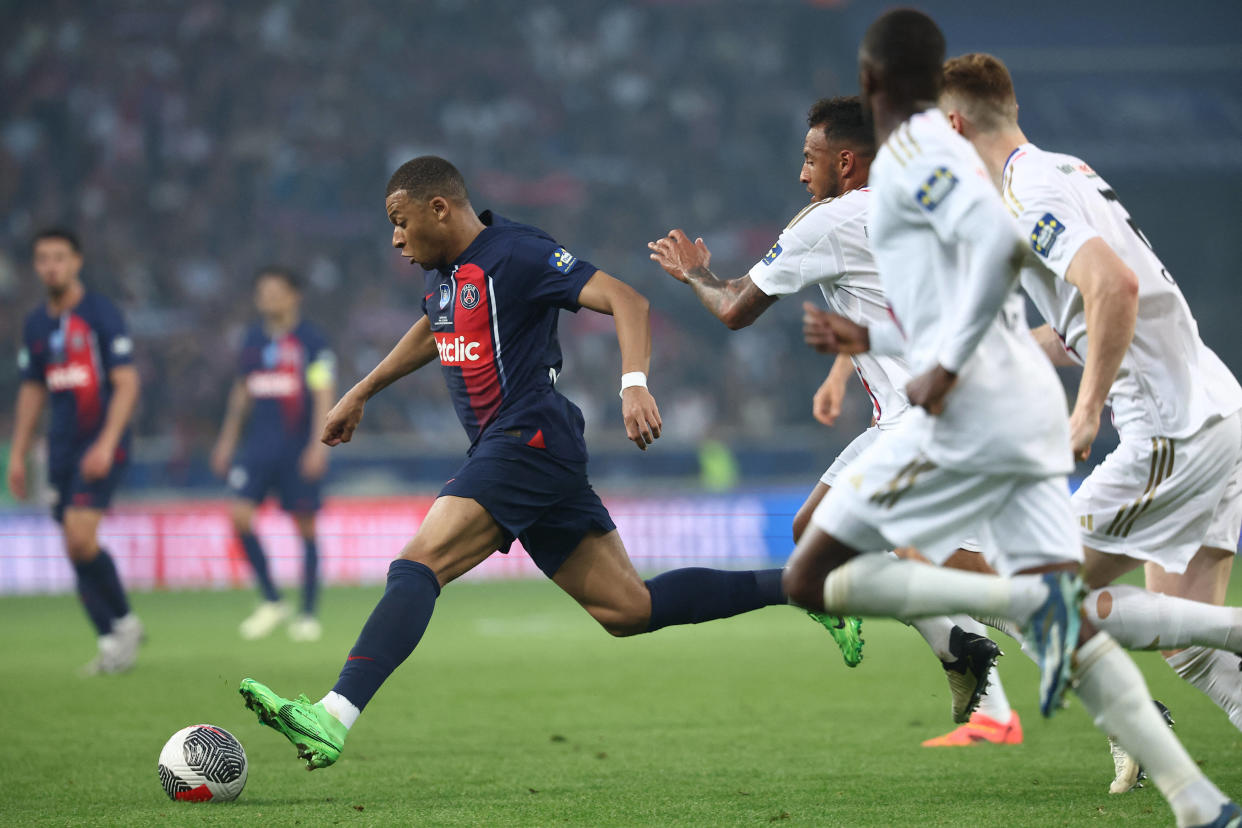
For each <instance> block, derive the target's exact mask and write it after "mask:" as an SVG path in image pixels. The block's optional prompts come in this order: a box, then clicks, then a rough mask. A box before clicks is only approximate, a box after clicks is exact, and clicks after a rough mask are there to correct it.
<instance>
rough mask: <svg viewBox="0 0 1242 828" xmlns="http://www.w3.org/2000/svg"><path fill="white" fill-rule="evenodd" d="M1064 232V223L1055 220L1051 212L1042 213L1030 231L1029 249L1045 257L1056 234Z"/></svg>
mask: <svg viewBox="0 0 1242 828" xmlns="http://www.w3.org/2000/svg"><path fill="white" fill-rule="evenodd" d="M1064 232H1065V225H1064V224H1062V223H1061V222H1059V221H1057V217H1056V216H1054V215H1053V214H1052V213H1044V217H1043V218H1041V219H1040V220H1039V221H1037V222H1035V229H1034V230H1032V231H1031V249H1033V250H1034V251H1035V252H1036V253H1038V254H1039V255H1041V256H1044V257H1047V255H1048V254H1049V253H1051V252H1052V246H1053V245H1054V244H1056V243H1057V236H1059V235H1061V234H1062V233H1064Z"/></svg>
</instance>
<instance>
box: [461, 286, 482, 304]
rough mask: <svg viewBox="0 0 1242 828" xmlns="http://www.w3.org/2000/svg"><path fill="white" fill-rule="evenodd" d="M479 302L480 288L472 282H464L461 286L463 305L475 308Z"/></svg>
mask: <svg viewBox="0 0 1242 828" xmlns="http://www.w3.org/2000/svg"><path fill="white" fill-rule="evenodd" d="M477 304H479V289H478V287H477V286H475V285H472V284H469V283H467V284H464V285H462V286H461V306H462V307H463V308H465V309H466V310H473V309H474V306H475V305H477Z"/></svg>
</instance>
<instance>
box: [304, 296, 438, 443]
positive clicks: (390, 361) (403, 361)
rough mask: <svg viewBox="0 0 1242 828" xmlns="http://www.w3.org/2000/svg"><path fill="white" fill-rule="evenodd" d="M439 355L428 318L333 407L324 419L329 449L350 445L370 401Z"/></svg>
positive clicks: (419, 322) (413, 329) (415, 326)
mask: <svg viewBox="0 0 1242 828" xmlns="http://www.w3.org/2000/svg"><path fill="white" fill-rule="evenodd" d="M437 354H438V351H437V350H436V339H435V337H434V336H432V335H431V321H430V320H429V319H428V318H427V317H426V316H424V317H423V318H422V319H420V320H418V321H417V322H415V323H414V324H413V325H412V326H411V327H410V329H409V330H408V331H406V332H405V336H403V337H401V340H400V341H399V342H397V344H396V345H395V346H394V347H393V349H392V350H391V351H389V352H388V356H386V357H384V358H383V359H382V360H381V361H380V364H379V365H376V366H375V368H373V369H372V370H371V373H369V374H367V375H366V376H365V377H363V378H362V380H360V381H359V382H358V384H357V385H355V386H354V387H353V388H351V389H349V390H348V391H346V392H345V396H343V397H341V399H340V401H339V402H337V404H336V405H335V406H333V408H332V410H331V411H329V412H328V415H327V417H325V418H324V427H323V436H322V437H321V438H320V439H321V440H322V441H323V442H324V443H325V444H326V445H329V446H336V445H340V444H341V443H348V442H349V441H350V439H352V438H353V436H354V430H355V429H356V428H358V424H359V423H361V422H362V410H363V408H364V407H365V406H366V404H367V400H369V399H371V398H372V397H374V396H375V395H376V394H378V393H379V392H380V391H383V390H384V389H385V388H387V387H388V386H390V385H392V384H393V383H394V382H396V381H397V380H399V379H401V378H402V377H404V376H406V375H407V374H412V373H414V372H415V371H417V370H418V369H419V368H422V367H423V366H424V365H426V364H427V363H429V362H431V361H432V360H433V359H435V358H436V356H437Z"/></svg>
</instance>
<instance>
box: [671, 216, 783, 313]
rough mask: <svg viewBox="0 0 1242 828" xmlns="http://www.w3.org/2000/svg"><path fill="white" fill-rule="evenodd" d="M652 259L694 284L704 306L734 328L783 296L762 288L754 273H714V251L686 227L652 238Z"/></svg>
mask: <svg viewBox="0 0 1242 828" xmlns="http://www.w3.org/2000/svg"><path fill="white" fill-rule="evenodd" d="M647 248H648V249H649V250H651V260H652V261H653V262H655V263H656V264H658V265H659V266H660V267H662V268H664V271H665V272H666V273H668V275H670V276H672V277H673V278H674V279H676V280H677V281H679V282H685V283H686V284H688V285H690V287H692V288H694V295H695V296H697V297H699V301H700V302H702V303H703V307H705V308H707V309H708V310H709V311H711V312H712V315H713V316H715V317H716V318H717V319H719V320H720V321H721V322H723V323H725V325H726V326H727V327H728V328H729V330H731V331H736V330H738V329H740V328H745V327H746V326H747V325H749V324H751V323H752V322H754V321H755V320H756V319H758V318H759V317H760V315H761V314H762V313H763V312H764V311H765V310H767V309H768V308H770V307H772V303H773V302H775V301H776V300H777V299H778V298H779V297H777V296H769V295H767V294H766V293H764V292H763V291H762V290H760V289H759V286H758V285H756V284H755V283H754V282H753V281H752V280H751V278H750V275H749V274H747V275H746V276H742V277H741V278H739V279H730V280H727V281H726V280H724V279H720V278H719V277H717V276H716V274H715V273H712V271H711V269H710V268H709V265H710V264H711V261H712V252H711V251H710V250H708V249H707V245H706V244H704V242H703V239H701V238H699V239H695V240H694V241H693V242H691V241H690V238H689V237H688V236H687V235H686V234H685V232H684V231H682V230H672V231H670V232H669V234H668V235H667V236H665V237H664V238H662V239H659V240H658V241H653V242H648V243H647Z"/></svg>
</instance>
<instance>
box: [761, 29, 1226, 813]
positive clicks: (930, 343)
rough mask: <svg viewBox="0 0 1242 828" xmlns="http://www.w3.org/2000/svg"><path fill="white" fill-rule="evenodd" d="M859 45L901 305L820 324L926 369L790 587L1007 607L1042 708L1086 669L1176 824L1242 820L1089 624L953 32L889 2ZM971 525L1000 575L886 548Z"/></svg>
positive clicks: (830, 600) (877, 198) (1045, 418)
mask: <svg viewBox="0 0 1242 828" xmlns="http://www.w3.org/2000/svg"><path fill="white" fill-rule="evenodd" d="M859 60H860V81H861V86H862V89H863V96H864V101H865V102H866V105H867V106H868V107H869V109H870V111H871V113H872V115H873V117H874V121H875V127H876V137H877V142H879V141H883V142H884V143H883V146H882V148H881V149H880V151H879V153H878V154H877V156H876V161H875V164H874V165H873V167H872V173H871V186H872V189H873V193H874V195H873V199H874V207H873V212H872V217H871V238H872V250H873V252H874V254H875V258H876V262H877V264H878V265H879V272H880V277H881V280H882V282H883V285H884V290H885V295H886V296H887V297H888V300H889V302H890V304H891V307H892V311H893V315H894V320H895V321H894V322H893V323H891V324H887V325H884V324H880V325H876V326H872V327H868V328H864V327H862V326H859V325H857V324H856V323H853V322H850V321H849V320H848V319H846V318H845V317H843V316H839V315H834V314H818V315H816V314H813V315H812V319H811V320H810V321H811V322H812V324H811V325H809V326H808V331H807V334H808V341H809V342H811V343H812V344H813V345H815V346H816V347H818V348H821V349H825V350H838V351H844V352H847V353H853V352H858V351H863V350H873V351H876V352H878V353H885V352H889V353H893V352H901V353H904V355H905V357H906V361H907V363H908V364H909V365H910V366H911V368H912V369H913V370H914V371H921V372H922V373H919V374H918V375H917V376H916V377H915V379H914V380H912V381H911V383H910V384H909V385H908V386H907V396H908V398H909V399H910V401H911V402H912V403H914V404H915V405H918V406H920V407H921V408H922V409H923V410H911V412H910V413H909V414H908V415H907V416H906V417H905V418H904V419H903V422H902V425H901V426H900V427H899V428H897V429H896V430H894V431H891V432H889V433H886V434H882V435H881V436H880V437H879V438H878V439H877V440H876V442H875V443H873V444H872V445H871V446H870V447H869V448H868V449H867V450H865V451H864V452H863V453H862V454H861V455H860V456H859V458H858V459H857V460H856V461H855V462H854V463H851V464H850V466H849V467H847V468H846V469H845V470H844V471H843V472H842V474H841V477H842V479H843V480H844V481H845V482H844V483H843V484H842V485H838V486H836V487H834V488H833V489H832V491H830V492H829V494H828V496H827V497H826V498H825V499H824V501H823V503H821V504H820V506H819V508H818V509H817V510H816V511H815V514H814V516H813V524H814V526H813V528H812V529H809V530H808V531H807V533H806V534H805V535H804V536H803V538H802V540H801V542H800V543H799V544H798V547H797V549H796V550H795V552H794V556H793V557H792V558H791V559H790V563H789V565H788V567H787V569H786V571H785V585H786V592H787V593H788V594H789V595H790V597H791V598H793V600H795V601H797V602H798V603H800V604H802V605H804V606H807V607H809V608H811V609H814V610H818V611H829V612H850V613H859V614H869V615H888V616H896V617H917V616H920V615H936V614H946V613H953V612H969V613H972V614H983V615H998V616H1002V617H1007V618H1010V619H1012V620H1013V621H1014V622H1016V623H1017V624H1018V625H1020V626H1021V627H1023V632H1024V635H1025V636H1026V639H1027V643H1028V645H1029V646H1030V647H1031V649H1032V651H1033V652H1034V654H1035V656H1036V660H1037V662H1038V663H1039V666H1040V672H1041V681H1040V702H1041V704H1040V707H1041V711H1042V712H1043V713H1044V714H1045V715H1050V714H1051V713H1052V712H1053V711H1054V710H1055V709H1056V708H1057V707H1058V706H1059V704H1060V699H1061V696H1062V694H1063V693H1064V690H1065V689H1066V686H1067V685H1068V683H1069V679H1070V676H1071V672H1072V674H1073V678H1074V686H1075V689H1076V691H1077V693H1078V695H1079V696H1080V698H1081V699H1082V701H1083V704H1084V706H1085V707H1086V708H1087V709H1088V711H1089V712H1090V713H1091V714H1092V716H1093V718H1094V720H1095V722H1096V723H1097V725H1098V726H1099V727H1101V728H1102V729H1103V730H1105V731H1106V732H1108V733H1111V734H1113V735H1115V736H1116V737H1117V739H1118V741H1119V742H1120V743H1121V744H1122V745H1123V746H1124V747H1125V748H1126V749H1127V750H1128V751H1129V752H1130V753H1131V754H1132V755H1134V756H1136V757H1137V758H1138V759H1139V760H1140V761H1141V762H1142V763H1143V765H1144V767H1145V768H1146V769H1147V771H1148V773H1149V774H1150V776H1151V779H1152V781H1153V782H1154V783H1155V784H1156V786H1157V787H1158V788H1159V789H1160V791H1161V793H1162V794H1163V795H1164V796H1165V798H1166V799H1167V800H1168V802H1169V804H1170V806H1171V808H1172V809H1173V812H1174V815H1175V817H1176V820H1177V824H1178V825H1182V826H1185V825H1200V824H1208V825H1231V824H1236V823H1237V822H1239V821H1242V810H1239V809H1238V807H1237V806H1236V805H1235V804H1233V803H1232V802H1230V801H1229V800H1228V799H1227V798H1226V797H1225V796H1224V795H1223V794H1222V793H1221V792H1220V791H1219V790H1218V789H1217V788H1216V787H1215V786H1214V785H1212V783H1211V782H1210V781H1209V780H1208V779H1207V778H1206V777H1205V776H1204V775H1203V773H1202V771H1200V770H1199V768H1198V766H1197V765H1196V764H1195V762H1194V761H1193V760H1192V759H1191V758H1190V756H1189V755H1188V754H1187V753H1186V751H1185V750H1184V749H1183V748H1182V747H1181V744H1180V743H1179V742H1178V741H1177V739H1176V737H1175V736H1174V735H1173V734H1172V732H1171V731H1170V730H1169V729H1168V728H1167V727H1165V725H1164V722H1163V720H1162V718H1161V717H1160V715H1159V714H1158V713H1157V712H1156V710H1155V708H1154V707H1153V706H1152V705H1151V704H1150V702H1149V698H1150V696H1149V694H1148V691H1147V688H1146V685H1145V683H1144V681H1143V678H1142V674H1141V673H1139V671H1138V669H1137V668H1136V667H1135V666H1134V663H1133V662H1132V661H1131V660H1130V657H1129V656H1128V655H1127V654H1126V653H1125V652H1124V651H1123V650H1122V649H1121V648H1120V647H1119V646H1118V645H1117V643H1116V642H1115V641H1114V640H1113V639H1112V638H1110V637H1109V636H1108V634H1107V633H1103V632H1098V631H1096V630H1095V628H1094V627H1092V626H1091V624H1090V623H1089V622H1082V621H1081V618H1080V615H1079V612H1080V595H1081V581H1080V580H1079V579H1078V577H1077V575H1076V574H1075V570H1076V569H1077V568H1078V562H1079V561H1080V560H1081V554H1082V553H1081V545H1080V543H1079V541H1078V537H1077V532H1076V531H1075V530H1076V521H1075V520H1074V517H1073V514H1072V512H1071V509H1070V503H1069V495H1068V491H1067V488H1066V485H1065V474H1066V473H1067V472H1068V471H1069V470H1070V467H1071V464H1070V452H1069V444H1070V442H1069V441H1070V432H1069V423H1068V418H1067V412H1066V409H1065V402H1064V394H1063V392H1062V391H1061V388H1060V382H1059V380H1058V379H1057V377H1056V374H1055V372H1054V371H1053V370H1052V367H1051V365H1050V364H1049V362H1048V361H1047V359H1045V358H1044V357H1043V355H1042V353H1041V352H1040V350H1039V348H1038V346H1036V345H1035V342H1034V340H1033V339H1032V337H1031V336H1030V333H1029V330H1028V329H1027V328H1026V324H1025V321H1024V319H1023V308H1022V304H1021V300H1020V299H1019V298H1018V297H1017V295H1016V294H1015V292H1014V287H1015V286H1016V279H1017V273H1018V268H1019V266H1020V265H1021V263H1022V260H1023V258H1024V255H1025V253H1024V245H1023V240H1022V237H1021V236H1020V235H1019V232H1018V230H1017V228H1016V226H1015V225H1014V224H1013V221H1012V219H1011V218H1010V217H1009V215H1008V213H1007V211H1006V209H1005V207H1004V205H1003V204H1002V202H1001V200H1000V199H999V197H998V196H997V193H996V191H995V190H994V189H993V188H992V187H991V186H990V183H989V182H988V180H987V175H986V173H985V172H984V170H983V163H982V161H981V160H980V159H979V156H978V155H977V153H975V151H974V149H973V148H972V147H971V146H970V145H969V143H967V142H966V141H965V140H963V139H962V138H961V137H960V136H958V135H956V134H955V133H954V132H953V131H952V129H951V127H950V126H949V124H948V121H947V120H946V119H945V117H944V116H943V115H942V114H941V113H940V111H939V110H938V109H937V108H936V102H937V100H938V98H939V93H940V87H941V79H942V71H941V64H942V62H943V60H944V38H943V35H942V34H941V33H940V31H939V29H938V28H937V27H936V25H935V23H933V22H932V21H931V19H930V18H928V17H927V16H926V15H924V14H922V13H920V12H917V11H913V10H909V9H900V10H897V11H894V12H889V13H888V14H886V15H884V16H882V17H881V18H880V19H879V20H878V21H876V23H874V24H873V25H872V26H871V28H870V29H869V30H868V32H867V34H866V37H865V38H864V41H863V44H862V48H861V49H860V56H859ZM816 322H818V323H820V324H815V323H816ZM969 526H978V527H979V528H980V531H981V532H982V535H983V542H984V554H985V556H986V557H987V558H988V560H989V562H990V563H991V564H992V565H993V566H994V567H995V568H996V569H997V570H998V571H999V572H1000V573H1001V576H992V575H982V574H976V573H967V572H960V571H952V570H946V569H941V568H931V567H927V566H924V565H922V564H919V563H915V562H911V561H902V560H893V559H891V558H888V557H887V556H885V555H883V554H877V553H879V552H880V551H881V550H884V549H887V548H890V547H893V546H916V547H918V548H919V549H921V550H923V552H924V554H926V555H927V557H929V558H930V559H932V560H933V561H941V560H943V559H944V558H945V557H946V556H947V553H948V552H949V551H951V550H952V548H953V546H955V544H954V543H953V541H952V539H953V538H954V537H955V536H956V535H957V533H959V532H961V531H962V528H963V527H969ZM1002 547H1003V549H1002ZM1080 623H1081V632H1082V635H1081V637H1080V635H1079V633H1080Z"/></svg>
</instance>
